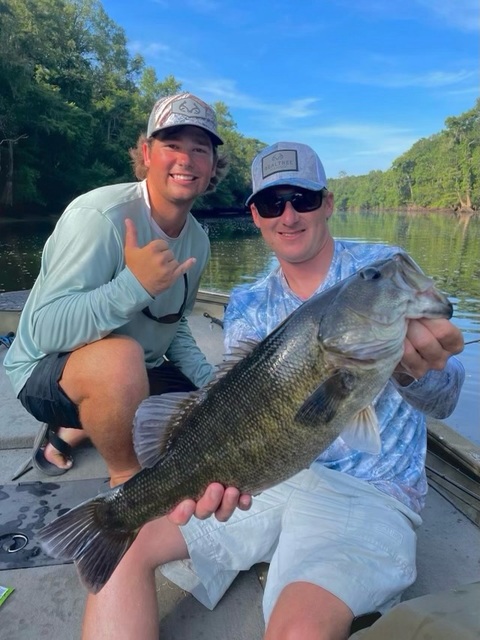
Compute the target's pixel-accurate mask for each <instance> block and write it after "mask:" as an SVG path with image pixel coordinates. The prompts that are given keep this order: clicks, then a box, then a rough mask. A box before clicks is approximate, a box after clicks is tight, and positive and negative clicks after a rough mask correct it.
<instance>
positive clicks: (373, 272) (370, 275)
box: [360, 267, 382, 280]
mask: <svg viewBox="0 0 480 640" xmlns="http://www.w3.org/2000/svg"><path fill="white" fill-rule="evenodd" d="M360 277H361V278H363V279H364V280H378V279H379V278H381V277H382V274H381V273H380V271H379V270H378V269H375V268H374V267H367V268H366V269H363V270H362V271H360Z"/></svg>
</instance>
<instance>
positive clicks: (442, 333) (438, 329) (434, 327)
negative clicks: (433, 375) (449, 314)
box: [394, 318, 463, 384]
mask: <svg viewBox="0 0 480 640" xmlns="http://www.w3.org/2000/svg"><path fill="white" fill-rule="evenodd" d="M462 350H463V336H462V332H461V331H460V329H458V328H457V327H456V326H455V325H453V324H452V323H451V322H450V320H446V319H445V318H438V319H437V318H435V319H428V318H422V319H420V320H410V322H409V323H408V330H407V336H406V338H405V347H404V352H403V358H402V360H401V362H400V364H399V365H398V366H397V368H396V369H395V373H394V375H395V378H396V379H397V380H398V382H400V384H409V383H411V382H412V378H415V379H416V380H418V379H419V378H421V377H422V376H424V375H425V374H426V373H427V371H429V370H430V369H436V370H438V371H440V370H442V369H444V368H445V365H446V363H447V360H448V359H449V358H450V356H452V355H454V354H456V353H460V352H461V351H462ZM404 374H408V375H404Z"/></svg>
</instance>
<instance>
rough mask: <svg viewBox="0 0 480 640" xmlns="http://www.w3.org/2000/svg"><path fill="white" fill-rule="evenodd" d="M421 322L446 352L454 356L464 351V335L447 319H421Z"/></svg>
mask: <svg viewBox="0 0 480 640" xmlns="http://www.w3.org/2000/svg"><path fill="white" fill-rule="evenodd" d="M419 322H420V324H422V325H423V326H424V327H425V328H426V329H428V331H429V332H430V333H431V334H432V335H433V336H434V337H435V338H436V339H437V340H438V342H439V343H440V345H441V346H442V348H443V349H445V351H448V352H449V353H450V354H452V355H455V354H457V353H460V352H461V351H463V347H464V340H463V334H462V332H461V331H460V329H459V328H458V327H456V326H455V325H454V324H453V323H452V322H450V320H447V319H445V318H421V319H420V320H419Z"/></svg>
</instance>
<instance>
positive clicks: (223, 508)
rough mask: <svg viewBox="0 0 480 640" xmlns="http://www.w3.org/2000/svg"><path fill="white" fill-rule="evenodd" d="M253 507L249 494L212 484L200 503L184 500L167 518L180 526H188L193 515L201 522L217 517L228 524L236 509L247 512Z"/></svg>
mask: <svg viewBox="0 0 480 640" xmlns="http://www.w3.org/2000/svg"><path fill="white" fill-rule="evenodd" d="M251 505H252V498H251V496H250V495H249V494H246V493H242V494H240V491H239V490H238V489H235V488H234V487H227V488H226V489H224V487H223V485H221V484H219V483H218V482H212V484H210V485H209V486H208V487H207V490H206V491H205V493H204V495H203V496H202V497H201V498H200V499H199V500H198V502H196V503H195V501H194V500H183V502H181V503H180V504H179V505H177V506H176V507H175V509H172V511H171V512H170V513H169V514H168V516H167V517H168V519H169V520H170V521H171V522H173V524H176V525H178V526H181V525H184V524H186V523H187V522H188V521H189V520H190V518H191V517H192V516H193V515H194V516H195V517H196V518H198V519H199V520H205V519H206V518H209V517H210V516H211V515H215V517H216V518H217V520H219V521H220V522H226V521H227V520H228V519H229V518H230V516H231V515H232V513H233V512H234V511H235V509H237V508H238V509H242V511H247V510H248V509H250V507H251Z"/></svg>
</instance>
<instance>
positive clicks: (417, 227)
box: [0, 212, 480, 444]
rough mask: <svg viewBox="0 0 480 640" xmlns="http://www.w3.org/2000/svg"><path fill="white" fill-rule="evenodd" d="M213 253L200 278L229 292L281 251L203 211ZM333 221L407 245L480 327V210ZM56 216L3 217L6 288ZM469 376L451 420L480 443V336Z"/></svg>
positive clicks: (24, 274) (32, 257) (18, 285)
mask: <svg viewBox="0 0 480 640" xmlns="http://www.w3.org/2000/svg"><path fill="white" fill-rule="evenodd" d="M199 220H200V222H201V224H202V225H203V227H204V228H205V230H206V231H207V233H208V235H209V238H210V242H211V248H212V254H211V259H210V262H209V264H208V266H207V269H206V271H205V273H204V275H203V278H202V282H201V286H202V288H204V289H210V290H213V291H222V292H229V291H230V290H231V289H232V287H233V286H235V285H237V284H240V283H243V282H249V281H252V280H255V279H256V278H258V277H259V276H261V275H264V274H266V273H268V271H270V269H271V268H272V267H273V265H274V263H275V258H274V257H273V254H272V253H271V251H270V250H269V249H267V248H266V246H265V244H264V242H263V240H262V239H261V236H260V234H259V232H258V230H257V229H256V227H255V226H254V224H253V223H252V221H251V219H250V217H247V216H240V217H231V218H227V217H224V218H218V217H216V218H200V219H199ZM330 224H331V229H332V233H333V234H334V236H336V237H338V238H349V239H355V240H360V241H368V242H385V243H388V244H392V245H400V246H403V247H404V248H405V249H406V250H407V251H408V252H409V253H410V255H411V256H412V257H413V258H414V259H415V260H416V261H417V262H418V264H419V265H420V266H421V267H422V269H423V270H424V271H425V272H426V273H427V274H428V275H430V276H431V277H432V278H433V279H434V280H435V283H436V284H437V286H438V287H439V288H440V289H443V290H444V291H445V292H446V293H447V294H448V296H449V297H450V299H451V301H452V303H453V304H454V319H453V321H454V322H455V324H456V325H457V326H458V327H459V328H460V329H461V330H462V331H463V333H464V335H465V340H472V339H474V338H478V337H479V335H480V252H479V247H480V218H479V217H478V216H476V217H472V216H466V217H465V216H464V217H460V216H459V217H457V216H455V215H453V214H451V215H450V214H439V213H421V214H416V213H415V214H413V213H412V214H410V213H408V214H406V213H392V212H388V213H387V212H381V213H370V212H360V213H345V212H336V213H335V215H334V216H333V217H332V219H331V221H330ZM54 225H55V218H53V217H52V218H49V219H46V220H37V221H27V222H22V221H17V222H13V223H12V222H5V221H1V220H0V291H14V290H17V289H29V288H30V287H31V286H32V284H33V282H34V279H35V277H36V275H37V273H38V271H39V268H40V258H41V252H42V248H43V245H44V243H45V241H46V239H47V237H48V236H49V235H50V233H51V232H52V230H53V228H54ZM460 359H461V361H462V362H463V364H464V366H465V369H466V372H467V379H466V383H465V386H464V389H463V391H462V396H461V400H460V403H459V406H458V407H457V409H456V410H455V412H454V413H453V415H452V416H451V417H450V418H448V419H447V421H446V422H447V423H448V424H450V425H451V426H453V427H454V428H456V429H457V430H458V431H460V432H461V433H463V434H464V435H466V436H467V437H469V438H471V439H473V440H475V442H477V443H479V444H480V430H479V428H478V392H479V383H478V379H479V373H480V344H478V343H477V344H472V345H468V346H467V347H466V348H465V350H464V352H463V353H462V354H461V355H460Z"/></svg>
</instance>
